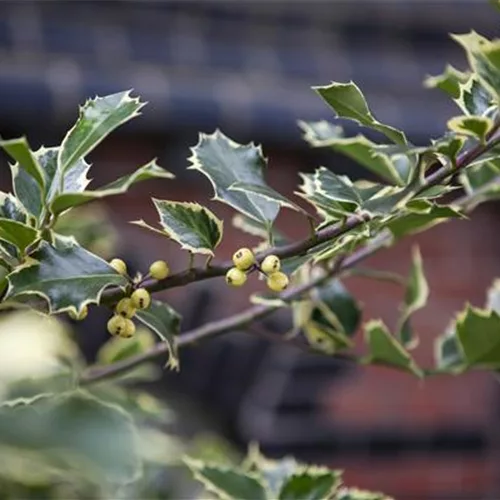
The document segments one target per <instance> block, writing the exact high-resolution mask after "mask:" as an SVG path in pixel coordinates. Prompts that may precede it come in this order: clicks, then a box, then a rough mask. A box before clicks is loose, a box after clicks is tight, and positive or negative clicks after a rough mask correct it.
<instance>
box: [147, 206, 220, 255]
mask: <svg viewBox="0 0 500 500" xmlns="http://www.w3.org/2000/svg"><path fill="white" fill-rule="evenodd" d="M153 203H154V204H155V207H156V210H157V211H158V214H159V216H160V223H161V225H162V227H163V230H164V232H165V235H166V236H168V237H169V238H171V239H173V240H174V241H176V242H177V243H179V245H181V247H182V248H184V249H185V250H189V251H190V252H193V253H201V254H209V255H213V254H214V252H213V251H214V250H215V248H216V247H217V245H218V244H219V243H220V242H221V240H222V233H223V223H222V221H221V220H220V219H219V218H218V217H217V216H216V215H215V214H214V213H213V212H211V211H210V210H208V208H206V207H203V206H202V205H200V204H198V203H188V202H178V201H167V200H156V199H154V198H153ZM156 231H157V230H156Z"/></svg>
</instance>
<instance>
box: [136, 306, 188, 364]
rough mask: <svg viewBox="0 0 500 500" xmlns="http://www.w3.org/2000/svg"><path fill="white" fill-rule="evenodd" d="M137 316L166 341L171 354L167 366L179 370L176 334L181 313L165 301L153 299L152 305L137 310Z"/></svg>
mask: <svg viewBox="0 0 500 500" xmlns="http://www.w3.org/2000/svg"><path fill="white" fill-rule="evenodd" d="M135 317H136V318H137V320H138V321H140V322H141V323H142V324H143V325H145V326H147V327H148V328H150V329H151V330H152V331H153V332H154V333H156V335H158V337H159V338H160V339H161V340H162V341H163V342H165V343H166V346H167V348H168V354H169V356H168V361H167V367H169V368H171V369H175V370H178V369H179V357H178V354H177V346H176V344H175V336H176V335H177V334H178V333H179V330H180V323H181V317H180V315H179V314H178V313H177V312H176V311H175V310H174V309H172V307H170V306H169V305H168V304H166V303H165V302H161V301H159V300H152V301H151V305H150V306H149V307H148V308H147V309H142V310H139V311H137V313H136V315H135Z"/></svg>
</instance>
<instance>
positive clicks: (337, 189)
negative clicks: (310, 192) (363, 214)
mask: <svg viewBox="0 0 500 500" xmlns="http://www.w3.org/2000/svg"><path fill="white" fill-rule="evenodd" d="M314 180H315V184H316V187H317V190H318V192H319V193H321V194H322V195H323V196H324V197H326V198H329V199H332V200H334V201H336V202H344V203H349V204H352V205H353V208H354V209H356V208H357V207H360V206H361V204H362V202H363V200H362V199H361V195H360V194H359V193H358V191H357V189H356V188H355V187H354V185H353V183H352V182H351V180H350V179H349V178H348V177H346V176H341V175H336V174H334V173H333V172H331V171H330V170H328V169H326V168H325V167H319V168H318V169H316V171H315V173H314Z"/></svg>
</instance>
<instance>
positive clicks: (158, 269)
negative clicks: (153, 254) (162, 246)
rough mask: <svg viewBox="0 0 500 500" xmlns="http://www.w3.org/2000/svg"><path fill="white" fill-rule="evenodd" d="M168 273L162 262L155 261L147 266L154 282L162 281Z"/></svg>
mask: <svg viewBox="0 0 500 500" xmlns="http://www.w3.org/2000/svg"><path fill="white" fill-rule="evenodd" d="M169 273H170V269H169V268H168V264H167V263H166V262H165V261H164V260H157V261H156V262H153V263H152V264H151V265H150V266H149V274H150V276H151V277H152V278H154V279H155V280H164V279H165V278H166V277H167V276H168V275H169Z"/></svg>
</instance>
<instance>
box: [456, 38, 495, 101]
mask: <svg viewBox="0 0 500 500" xmlns="http://www.w3.org/2000/svg"><path fill="white" fill-rule="evenodd" d="M452 38H453V39H454V40H455V41H456V42H458V43H459V44H460V45H461V46H462V47H463V49H464V50H465V53H466V54H467V59H468V61H469V64H470V66H471V68H472V69H473V70H474V71H475V72H476V73H477V75H478V76H479V79H480V81H481V84H482V85H483V86H484V87H485V88H486V89H487V90H488V92H490V94H491V96H492V97H493V98H494V99H496V100H497V101H498V98H499V96H500V40H499V39H496V40H492V41H490V40H488V39H487V38H485V37H484V36H481V35H479V34H478V33H476V32H475V31H471V32H470V33H466V34H463V35H452Z"/></svg>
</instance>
